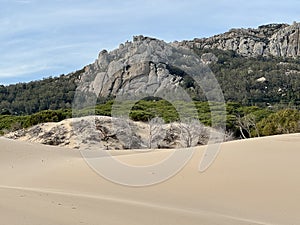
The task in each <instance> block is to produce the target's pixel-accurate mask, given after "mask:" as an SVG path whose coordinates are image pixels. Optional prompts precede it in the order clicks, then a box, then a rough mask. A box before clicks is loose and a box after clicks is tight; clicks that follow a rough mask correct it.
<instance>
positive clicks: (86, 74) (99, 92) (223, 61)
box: [0, 23, 300, 137]
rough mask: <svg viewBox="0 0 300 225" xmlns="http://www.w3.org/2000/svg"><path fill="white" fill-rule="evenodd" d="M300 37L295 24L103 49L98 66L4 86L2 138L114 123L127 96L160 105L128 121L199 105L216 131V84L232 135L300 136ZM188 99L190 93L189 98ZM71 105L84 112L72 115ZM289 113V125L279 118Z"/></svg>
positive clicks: (134, 111)
mask: <svg viewBox="0 0 300 225" xmlns="http://www.w3.org/2000/svg"><path fill="white" fill-rule="evenodd" d="M298 34H299V24H297V23H294V24H293V25H287V24H270V25H264V26H260V27H258V28H257V29H252V28H249V29H232V30H230V31H229V32H226V33H224V34H220V35H216V36H213V37H210V38H202V39H194V40H192V41H182V42H173V43H166V42H164V41H162V40H158V39H154V38H149V37H144V36H135V37H133V41H131V42H130V41H127V42H125V43H124V44H120V46H119V48H117V49H115V50H113V51H110V52H108V51H106V50H102V51H101V52H100V53H99V55H98V58H97V59H96V60H95V62H94V63H91V64H90V65H87V66H85V67H84V68H82V69H81V70H78V71H76V72H72V73H70V74H67V75H61V76H59V77H50V78H45V79H43V80H40V81H32V82H29V83H19V84H14V85H9V86H0V114H1V115H0V121H1V123H0V134H4V133H7V132H8V131H14V130H18V129H20V128H27V127H30V126H33V125H36V124H38V123H41V122H59V121H61V120H63V119H67V118H70V117H72V116H76V117H78V116H87V115H91V114H93V113H94V114H96V115H103V116H110V115H111V109H112V104H111V102H110V101H108V100H111V99H113V98H115V96H116V95H119V96H120V93H125V94H126V95H127V97H128V96H129V97H130V98H131V100H132V101H135V100H137V99H138V100H141V99H146V100H153V104H152V103H151V102H152V101H151V102H150V103H149V104H148V103H145V102H142V103H141V104H137V105H131V106H132V107H133V108H131V109H130V110H131V112H130V115H129V116H130V118H131V119H133V120H135V121H146V122H147V121H149V120H150V119H152V118H154V117H155V116H161V117H162V118H163V119H164V120H165V122H174V121H177V120H178V115H177V113H176V110H175V108H174V107H175V106H174V105H173V108H172V107H171V108H170V104H169V105H168V104H167V103H166V102H161V101H159V100H160V99H161V98H165V99H166V100H167V101H169V102H172V101H183V102H186V101H191V100H192V101H193V102H194V104H195V105H196V109H197V110H198V112H196V114H197V115H198V116H199V118H200V121H201V122H202V123H203V124H204V125H208V126H209V125H211V122H212V121H211V117H210V109H209V107H208V105H205V104H204V105H203V102H207V100H210V101H216V102H220V101H222V99H223V96H219V95H218V96H219V97H218V99H214V97H216V93H218V88H216V87H217V86H214V84H213V83H214V80H213V79H214V77H215V78H216V81H217V83H218V84H219V85H220V89H221V91H222V94H223V95H224V98H225V102H226V103H227V104H226V110H227V123H226V126H227V131H228V132H229V133H233V134H234V136H236V137H252V136H259V135H270V134H282V133H289V132H297V131H299V130H300V125H299V123H298V121H299V111H297V109H299V107H300V57H299V37H298ZM259 46H260V47H261V48H260V47H259ZM259 49H260V50H259ZM246 50H247V51H246ZM199 71H200V72H199ZM197 76H198V77H197ZM199 77H200V81H197V79H198V78H199ZM212 77H213V79H212ZM166 90H167V91H166ZM182 93H186V95H185V97H183V98H182V96H184V95H182ZM123 97H124V96H123ZM136 98H137V99H136ZM208 98H210V99H208ZM74 99H75V100H74ZM119 100H120V99H119ZM121 102H122V99H121ZM155 102H156V103H158V105H156V103H155ZM97 104H100V105H99V106H96V109H95V110H93V108H94V107H95V105H97ZM180 104H181V103H180ZM181 105H184V104H181ZM72 106H73V109H74V108H76V109H77V108H78V109H79V110H83V111H85V112H83V113H82V112H81V113H80V115H75V114H74V111H73V114H72V111H71V108H72ZM129 106H130V105H128V107H129ZM155 107H156V108H155ZM157 107H158V108H157ZM183 108H184V107H183ZM292 109H296V110H292ZM44 110H52V111H44ZM53 110H57V111H53ZM174 110H175V111H174ZM280 110H281V111H280ZM287 112H288V114H289V116H290V117H289V118H285V119H284V120H280V121H279V120H278V119H277V118H280V116H281V115H284V114H286V113H287ZM17 116H18V117H17ZM276 120H277V121H276ZM268 124H269V125H268ZM270 124H271V125H270Z"/></svg>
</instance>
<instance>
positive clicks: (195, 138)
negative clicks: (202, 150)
mask: <svg viewBox="0 0 300 225" xmlns="http://www.w3.org/2000/svg"><path fill="white" fill-rule="evenodd" d="M179 128H180V130H181V144H182V146H183V147H187V148H189V147H192V146H195V145H197V144H198V142H202V141H204V139H205V137H207V135H206V128H205V126H204V125H203V124H201V123H200V122H199V120H197V119H188V120H185V121H183V122H180V123H179Z"/></svg>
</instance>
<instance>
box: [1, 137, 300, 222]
mask: <svg viewBox="0 0 300 225" xmlns="http://www.w3.org/2000/svg"><path fill="white" fill-rule="evenodd" d="M299 146H300V134H292V135H282V136H274V137H266V138H257V139H251V140H246V141H233V142H228V143H223V144H222V145H221V151H220V154H219V155H218V157H217V158H216V160H215V162H214V163H213V164H212V165H211V167H210V168H209V169H208V170H206V171H205V172H203V173H200V172H198V166H199V162H200V159H201V157H202V155H203V152H204V150H205V146H203V147H197V148H196V149H195V154H194V155H193V157H192V159H191V160H190V161H189V162H188V164H187V165H186V166H185V167H184V168H183V170H181V171H180V172H179V173H177V174H176V175H175V176H173V177H171V178H170V179H169V180H167V181H164V182H162V183H159V184H156V185H151V186H147V187H128V186H122V185H119V184H115V183H113V182H110V181H108V180H106V179H105V178H103V177H101V176H100V175H98V174H97V173H96V172H94V170H92V169H91V168H90V167H89V166H88V165H87V163H86V162H85V160H84V159H83V158H82V157H81V154H80V152H79V151H76V150H70V149H63V148H57V147H50V146H44V145H39V144H30V143H25V142H21V141H12V140H8V139H5V138H0V178H1V179H0V199H1V201H0V221H1V224H5V225H77V224H78V225H81V224H87V225H102V224H103V225H110V224H111V225H118V224H120V225H135V224H136V225H144V224H145V225H148V224H149V225H160V224H161V225H177V224H178V225H179V224H180V225H193V224H195V225H202V224H203V225H250V224H274V225H281V224H282V225H283V224H286V225H297V224H300V214H299V212H300V148H299ZM186 151H187V150H186ZM171 153H172V151H171V150H160V151H151V152H142V153H141V152H132V151H118V152H112V154H113V155H114V157H115V158H116V159H118V160H120V161H122V162H123V163H127V164H132V165H135V166H141V165H148V164H151V163H155V162H159V161H160V160H162V159H164V158H166V157H167V156H168V155H170V154H171ZM154 175H155V174H154Z"/></svg>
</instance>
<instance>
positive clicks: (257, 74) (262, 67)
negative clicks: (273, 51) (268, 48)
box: [194, 49, 300, 108]
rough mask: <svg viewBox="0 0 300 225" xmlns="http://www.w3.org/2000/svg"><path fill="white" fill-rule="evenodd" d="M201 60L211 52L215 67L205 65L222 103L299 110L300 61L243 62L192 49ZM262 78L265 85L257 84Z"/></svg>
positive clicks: (231, 54) (220, 53)
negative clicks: (218, 87)
mask: <svg viewBox="0 0 300 225" xmlns="http://www.w3.org/2000/svg"><path fill="white" fill-rule="evenodd" d="M194 51H195V52H196V53H197V54H198V55H199V56H201V55H202V54H203V53H206V52H212V53H214V54H215V55H216V56H217V57H218V61H217V63H212V64H210V65H209V67H210V68H211V70H212V71H213V72H214V74H215V76H216V78H217V80H218V82H219V84H220V86H221V88H222V91H223V93H224V97H225V100H226V102H228V101H233V102H239V103H242V104H243V105H257V106H262V107H267V106H275V105H281V106H283V107H287V106H290V105H293V106H294V107H298V108H299V107H300V60H299V58H298V59H291V58H289V59H288V58H285V59H282V58H271V57H269V58H265V57H257V58H246V57H242V56H239V55H238V54H236V53H235V52H233V51H222V50H217V49H215V50H208V49H202V50H201V49H194ZM261 77H265V78H266V81H265V82H259V81H257V79H258V78H261Z"/></svg>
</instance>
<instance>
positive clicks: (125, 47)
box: [77, 36, 201, 102]
mask: <svg viewBox="0 0 300 225" xmlns="http://www.w3.org/2000/svg"><path fill="white" fill-rule="evenodd" d="M192 55H194V56H195V54H194V53H193V51H191V50H190V49H188V48H187V47H186V46H181V47H180V46H175V45H173V44H167V43H165V42H164V41H160V40H157V39H154V38H149V37H144V36H135V37H133V42H129V41H127V42H126V43H124V44H121V45H120V47H119V48H118V49H116V50H113V51H111V52H108V51H106V50H102V51H101V52H100V53H99V56H98V59H97V60H96V61H95V62H94V63H93V64H91V65H89V66H87V67H86V68H85V71H84V73H83V74H82V76H81V79H80V82H79V84H78V88H77V92H78V93H79V92H80V93H85V94H86V93H90V94H91V95H92V94H95V95H96V96H97V97H103V98H106V97H110V96H116V95H117V94H118V93H119V94H122V93H126V94H127V95H130V94H131V95H133V96H134V95H137V94H138V93H141V94H145V95H146V93H147V94H148V95H150V96H158V95H159V94H160V93H161V92H163V91H164V90H168V91H169V92H176V90H177V89H178V90H179V89H180V84H181V83H182V82H183V78H184V77H183V75H184V72H183V71H181V70H180V69H178V68H177V69H176V70H174V69H173V70H171V68H170V65H172V64H173V63H175V64H176V63H177V62H179V64H180V65H181V64H186V65H185V68H187V69H188V67H189V66H188V65H187V63H186V62H188V61H189V58H191V57H192ZM184 57H186V58H184ZM176 60H177V61H176ZM193 60H194V61H195V60H198V61H197V64H198V65H200V64H201V60H200V58H198V57H196V56H195V58H194V59H193ZM193 60H190V61H191V62H193ZM86 102H87V101H86Z"/></svg>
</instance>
